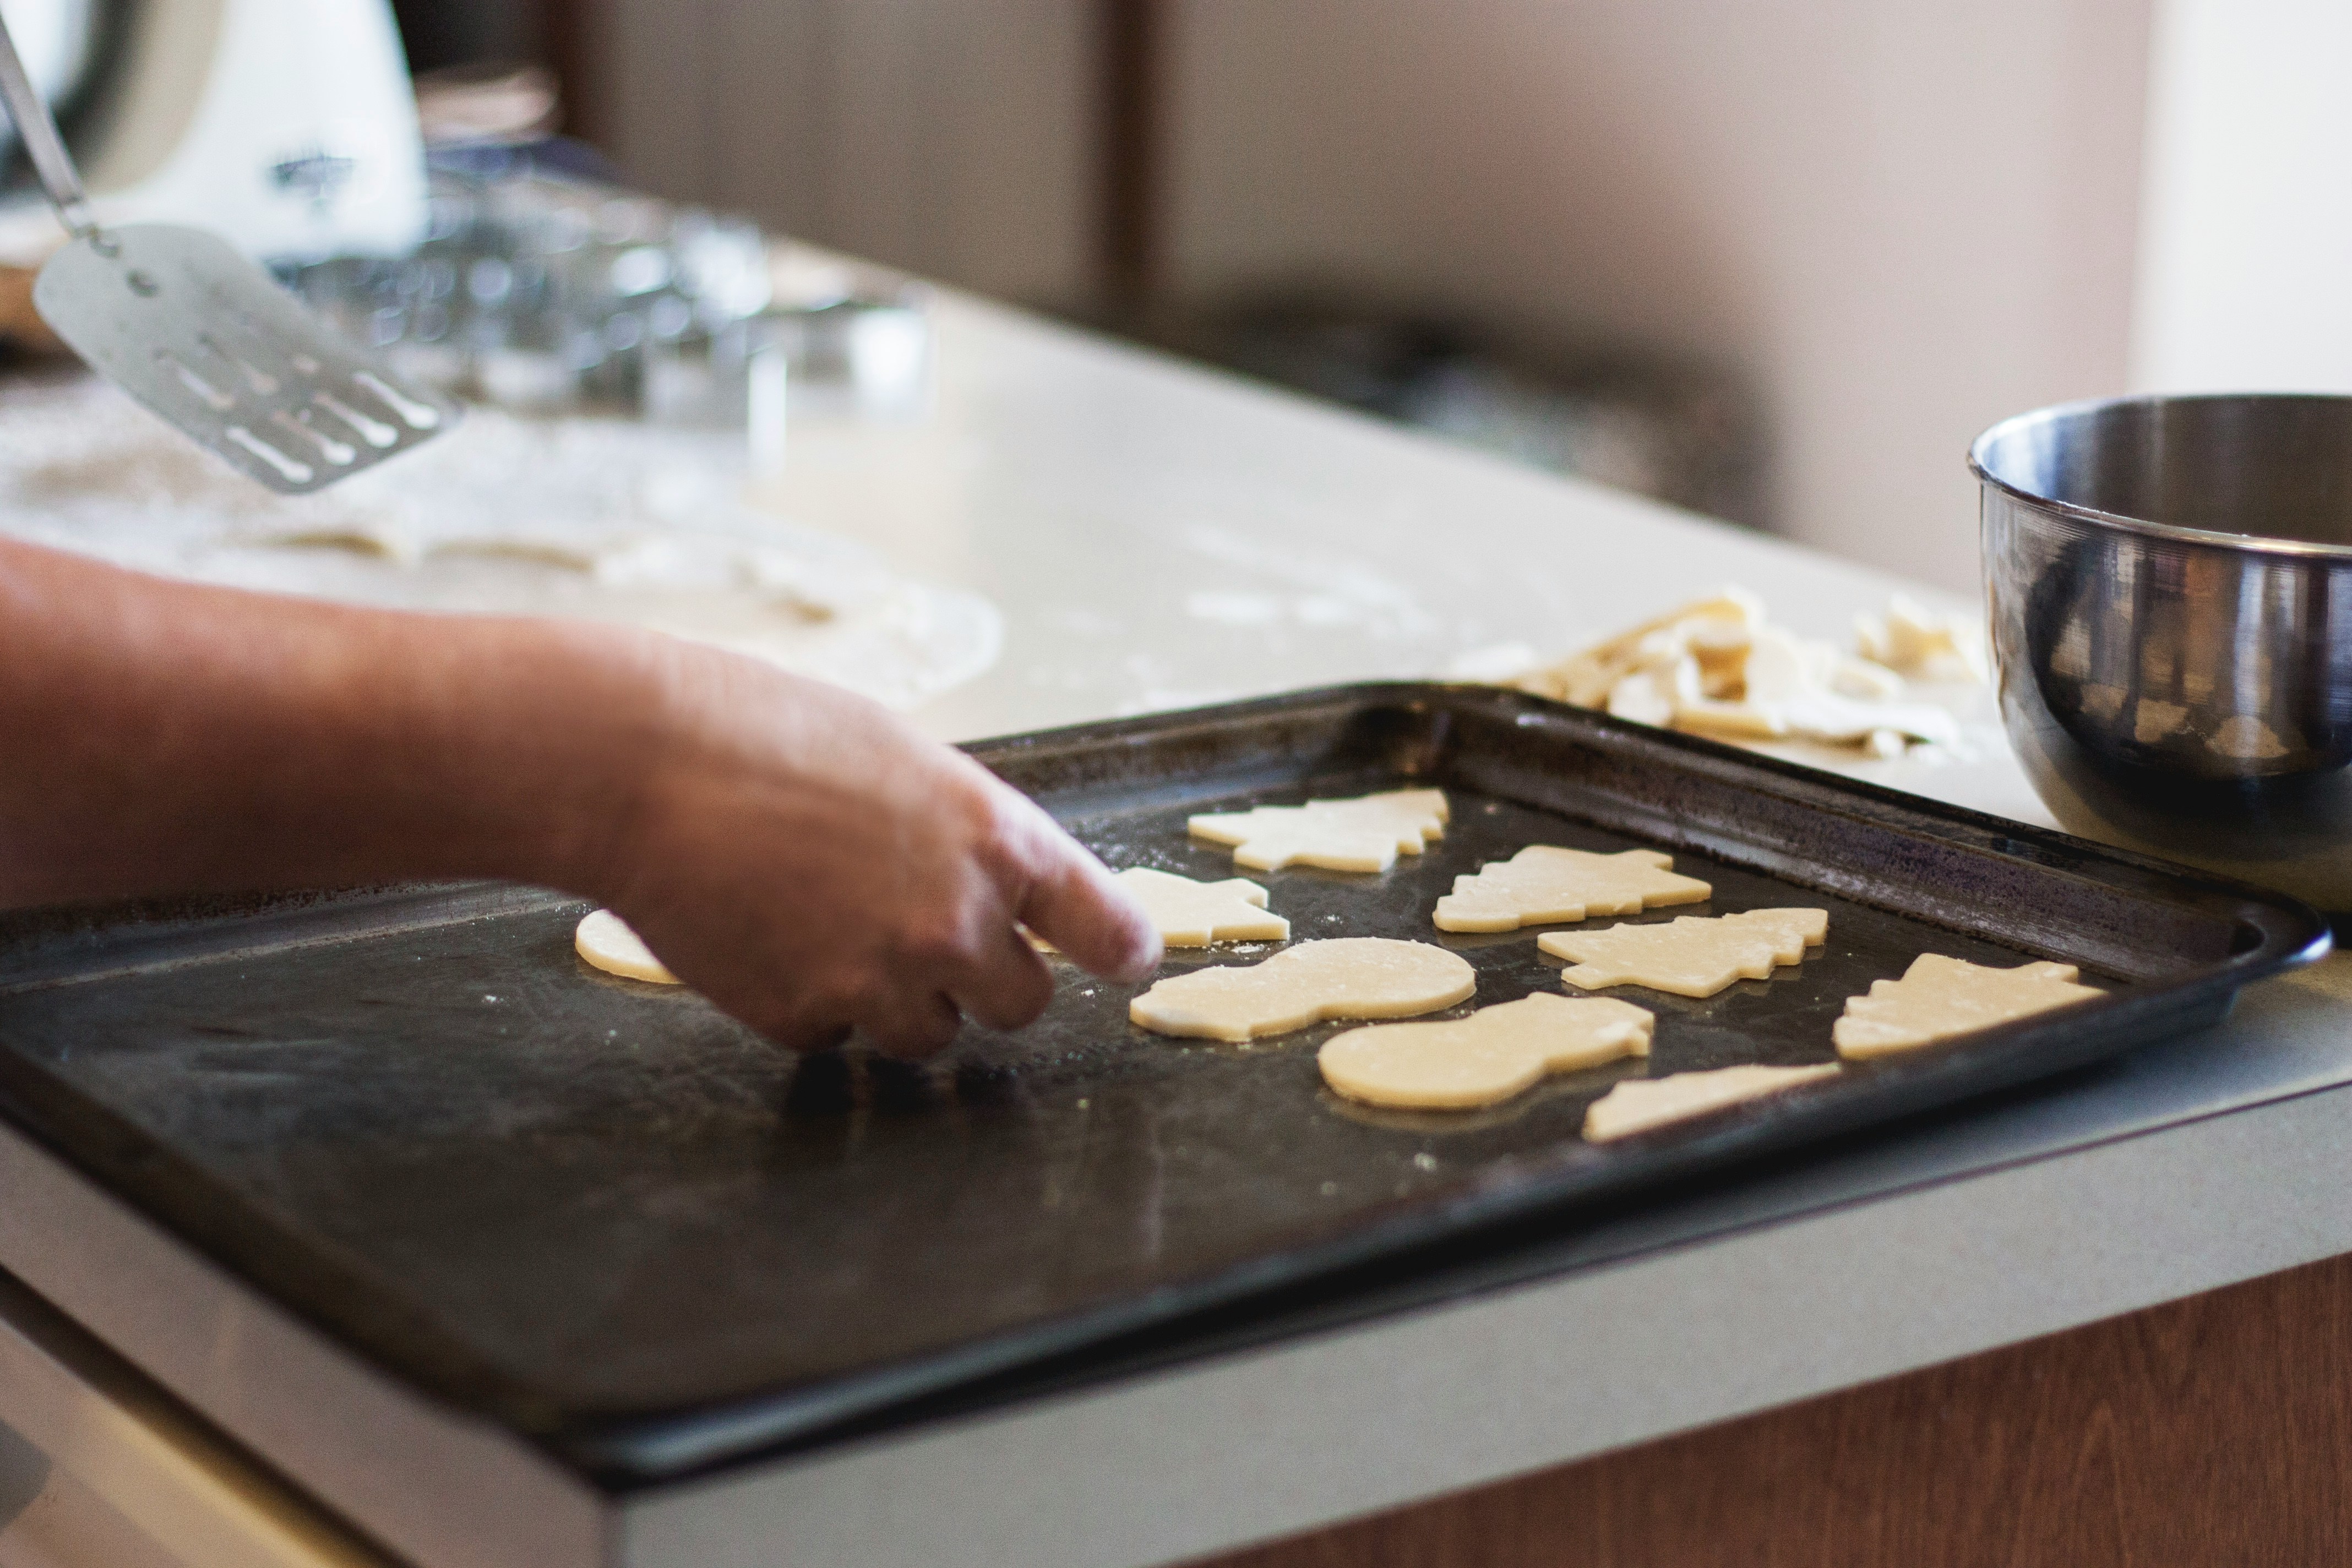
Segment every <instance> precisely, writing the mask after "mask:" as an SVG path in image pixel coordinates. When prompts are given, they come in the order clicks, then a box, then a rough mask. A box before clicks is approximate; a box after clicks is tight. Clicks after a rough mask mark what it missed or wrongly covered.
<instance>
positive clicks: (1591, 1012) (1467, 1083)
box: [1315, 994, 1656, 1110]
mask: <svg viewBox="0 0 2352 1568" xmlns="http://www.w3.org/2000/svg"><path fill="white" fill-rule="evenodd" d="M1655 1024H1656V1019H1655V1018H1654V1017H1653V1016H1651V1015H1650V1014H1649V1013H1648V1012H1646V1011H1644V1010H1643V1009H1642V1008H1640V1007H1636V1006H1634V1005H1633V1004H1632V1003H1630V1002H1619V1001H1616V1000H1615V999H1613V998H1611V997H1605V996H1593V997H1586V998H1583V999H1580V1000H1576V1001H1571V1000H1570V999H1569V998H1568V997H1565V996H1554V995H1551V994H1537V995H1534V996H1528V997H1526V998H1523V999H1522V1000H1520V1001H1517V1002H1505V1003H1502V1004H1500V1005H1496V1006H1493V1007H1481V1008H1479V1009H1478V1011H1476V1012H1475V1013H1473V1014H1471V1015H1470V1016H1468V1017H1466V1018H1454V1019H1450V1020H1447V1021H1445V1022H1443V1023H1433V1024H1374V1025H1372V1026H1370V1027H1369V1028H1363V1029H1350V1030H1349V1031H1348V1032H1347V1033H1346V1034H1344V1035H1335V1036H1333V1037H1331V1038H1330V1039H1328V1040H1327V1041H1325V1042H1324V1045H1323V1048H1322V1050H1320V1051H1319V1052H1318V1053H1317V1054H1316V1058H1315V1059H1316V1063H1317V1065H1318V1066H1319V1067H1320V1068H1322V1069H1323V1081H1324V1082H1326V1083H1328V1084H1329V1085H1330V1086H1331V1087H1332V1088H1333V1089H1336V1090H1338V1091H1339V1093H1341V1094H1343V1095H1346V1096H1347V1097H1348V1098H1349V1100H1361V1101H1362V1102H1364V1103H1365V1104H1367V1105H1391V1106H1398V1107H1402V1108H1406V1109H1412V1110H1471V1109H1474V1108H1475V1107H1477V1106H1482V1105H1493V1104H1495V1103H1496V1101H1498V1100H1508V1099H1510V1098H1511V1096H1513V1095H1515V1094H1517V1093H1518V1092H1520V1091H1521V1090H1522V1089H1528V1088H1530V1087H1532V1086H1533V1085H1534V1084H1536V1083H1538V1081H1540V1080H1541V1079H1544V1078H1546V1077H1548V1076H1549V1075H1550V1074H1552V1073H1560V1072H1575V1071H1578V1070H1579V1069H1580V1068H1589V1067H1598V1066H1600V1065H1601V1063H1603V1062H1612V1061H1615V1060H1617V1059H1618V1058H1620V1057H1643V1056H1647V1055H1649V1054H1650V1033H1651V1030H1652V1028H1653V1027H1654V1026H1655Z"/></svg>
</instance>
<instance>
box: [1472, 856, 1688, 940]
mask: <svg viewBox="0 0 2352 1568" xmlns="http://www.w3.org/2000/svg"><path fill="white" fill-rule="evenodd" d="M1674 863H1675V858H1674V857H1673V856H1671V855H1666V854H1662V853H1660V852H1659V851H1658V850H1655V849H1627V850H1623V851H1622V852H1620V853H1618V854H1615V855H1595V854H1592V853H1591V852H1590V851H1588V850H1583V849H1562V848H1558V847H1554V846H1552V845H1549V844H1530V845H1528V847H1526V848H1524V849H1522V850H1520V851H1519V852H1518V853H1517V854H1516V855H1514V856H1512V857H1511V858H1509V859H1507V860H1497V861H1496V862H1495V863H1494V864H1493V865H1491V866H1486V867H1485V868H1481V869H1480V870H1478V871H1477V872H1475V874H1473V875H1471V876H1466V877H1456V878H1454V891H1453V892H1451V893H1449V894H1447V895H1446V896H1445V897H1444V898H1442V899H1440V900H1437V910H1436V914H1435V916H1434V919H1435V920H1436V921H1437V929H1438V930H1440V931H1517V930H1518V929H1519V928H1520V927H1521V926H1532V925H1546V924H1549V923H1550V922H1552V921H1580V920H1589V919H1591V917H1592V916H1594V915H1637V914H1640V913H1641V912H1642V911H1643V910H1645V909H1656V908H1659V907H1660V906H1662V905H1665V904H1696V903H1698V902H1700V901H1701V900H1705V899H1706V897H1707V896H1708V895H1709V894H1710V893H1712V892H1713V891H1714V889H1712V888H1710V887H1708V886H1707V885H1706V883H1705V882H1702V881H1700V880H1699V879H1697V878H1696V877H1681V876H1676V875H1675V872H1674V870H1673V866H1674Z"/></svg>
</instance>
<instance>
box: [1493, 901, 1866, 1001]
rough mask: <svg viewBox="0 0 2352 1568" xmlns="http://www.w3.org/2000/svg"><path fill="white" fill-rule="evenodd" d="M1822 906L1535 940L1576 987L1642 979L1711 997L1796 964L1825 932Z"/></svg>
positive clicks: (1639, 982)
mask: <svg viewBox="0 0 2352 1568" xmlns="http://www.w3.org/2000/svg"><path fill="white" fill-rule="evenodd" d="M1829 930H1830V915H1829V911H1828V910H1748V912H1747V913H1746V914H1742V915H1724V916H1721V917H1719V918H1717V919H1715V920H1704V919H1701V918H1699V917H1697V916H1695V915H1685V916H1683V917H1682V919H1680V920H1675V921H1666V922H1665V923H1664V924H1663V925H1644V926H1611V927H1610V928H1609V929H1608V930H1607V931H1546V932H1545V933H1544V934H1543V935H1542V936H1539V937H1538V938H1537V939H1536V945H1537V946H1538V947H1540V948H1542V949H1543V950H1544V951H1545V952H1548V953H1550V954H1551V955H1552V956H1553V957H1554V958H1565V959H1567V960H1569V961H1570V963H1571V964H1572V965H1573V967H1572V968H1570V969H1566V970H1563V971H1561V972H1560V979H1561V980H1562V981H1564V982H1566V983H1567V984H1570V985H1573V986H1576V987H1577V988H1578V989H1580V990H1584V991H1598V990H1600V989H1601V988H1602V987H1603V986H1608V985H1646V986H1648V987H1649V988H1650V989H1651V990H1653V991H1669V992H1672V993H1673V994H1675V995H1677V996H1712V995H1714V994H1716V993H1717V992H1718V991H1720V990H1722V989H1723V988H1724V987H1725V986H1727V985H1728V984H1731V983H1732V982H1733V981H1735V980H1762V979H1765V978H1767V977H1768V976H1769V975H1770V974H1771V973H1772V971H1773V969H1774V968H1775V967H1776V966H1777V965H1780V964H1784V963H1798V962H1800V961H1801V960H1802V959H1803V958H1804V956H1805V949H1806V948H1808V947H1815V946H1819V945H1820V944H1821V943H1822V942H1823V941H1824V940H1825V939H1826V938H1827V937H1828V936H1829Z"/></svg>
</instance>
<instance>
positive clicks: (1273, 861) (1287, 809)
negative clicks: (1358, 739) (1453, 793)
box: [1185, 789, 1446, 871]
mask: <svg viewBox="0 0 2352 1568" xmlns="http://www.w3.org/2000/svg"><path fill="white" fill-rule="evenodd" d="M1445 820H1446V809H1445V792H1444V790H1439V789H1399V790H1390V791H1388V792H1387V793H1385V794H1382V795H1360V796H1358V797H1357V798H1355V799H1353V800H1310V801H1308V802H1307V804H1306V805H1261V806H1259V807H1257V808H1256V809H1255V810H1253V811H1229V812H1210V813H1205V814H1203V815H1202V816H1195V817H1193V818H1192V820H1191V821H1189V822H1187V823H1186V824H1185V826H1186V827H1187V828H1189V829H1190V830H1191V831H1192V835H1193V837H1197V838H1206V839H1208V840H1209V841H1210V842H1211V843H1213V844H1230V845H1232V846H1233V847H1234V862H1235V864H1237V865H1243V866H1247V867H1249V868H1252V869H1253V870H1258V871H1279V870H1280V869H1282V868H1284V867H1285V866H1320V867H1322V868H1325V869H1326V870H1330V871H1385V870H1387V869H1388V868H1390V867H1391V866H1393V865H1395V864H1396V858H1397V857H1398V856H1399V855H1418V854H1420V853H1421V851H1422V847H1423V846H1424V845H1426V844H1427V843H1429V842H1430V841H1431V840H1432V839H1434V838H1442V837H1444V836H1445Z"/></svg>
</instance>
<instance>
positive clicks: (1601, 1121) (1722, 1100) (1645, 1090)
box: [1584, 1062, 1838, 1143]
mask: <svg viewBox="0 0 2352 1568" xmlns="http://www.w3.org/2000/svg"><path fill="white" fill-rule="evenodd" d="M1837 1070H1838V1067H1837V1064H1836V1063H1835V1062H1826V1063H1823V1064H1822V1066H1820V1067H1802V1068H1767V1067H1736V1068H1716V1069H1715V1070H1714V1071H1713V1072H1678V1073H1675V1074H1673V1075H1672V1076H1671V1077H1667V1078H1628V1079H1619V1080H1618V1081H1617V1083H1616V1085H1615V1087H1613V1088H1612V1089H1610V1091H1609V1092H1608V1093H1607V1094H1604V1095H1602V1096H1601V1098H1600V1099H1599V1100H1594V1101H1593V1102H1592V1103H1591V1105H1590V1106H1588V1107H1587V1108H1586V1109H1585V1112H1584V1136H1585V1139H1586V1141H1587V1142H1593V1143H1606V1142H1609V1141H1610V1140H1611V1139H1612V1138H1625V1137H1630V1136H1632V1135H1633V1133H1636V1132H1646V1131H1649V1130H1650V1129H1651V1128H1653V1127H1663V1126H1664V1125H1666V1124H1667V1123H1668V1122H1670V1121H1685V1120H1686V1119H1688V1118H1690V1117H1694V1116H1704V1115H1706V1113H1707V1112H1708V1111H1710V1110H1722V1109H1723V1108H1724V1107H1725V1106H1727V1105H1737V1104H1738V1103H1739V1102H1740V1101H1741V1100H1757V1099H1760V1098H1762V1097H1763V1096H1765V1095H1771V1094H1779V1093H1780V1092H1781V1091H1782V1090H1784V1089H1794V1088H1795V1087H1796V1086H1797V1085H1799V1084H1801V1083H1811V1082H1812V1081H1813V1080H1814V1079H1822V1078H1827V1077H1829V1076H1830V1075H1831V1074H1832V1073H1834V1072H1836V1071H1837Z"/></svg>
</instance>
